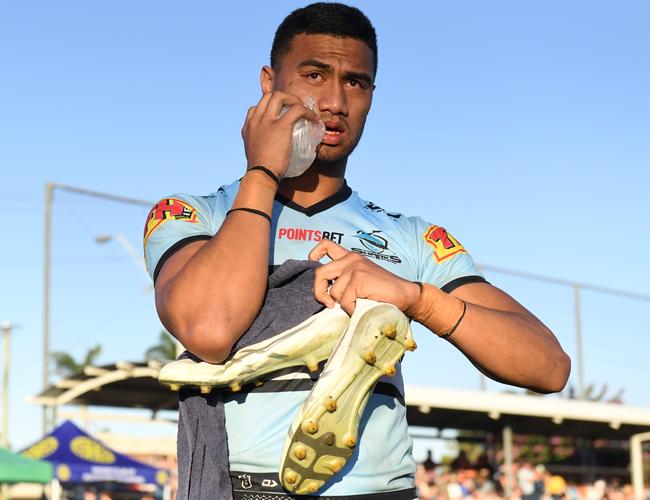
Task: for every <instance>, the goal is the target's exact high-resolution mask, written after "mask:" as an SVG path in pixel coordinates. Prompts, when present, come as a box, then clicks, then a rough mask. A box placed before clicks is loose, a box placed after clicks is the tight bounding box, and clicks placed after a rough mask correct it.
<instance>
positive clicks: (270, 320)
mask: <svg viewBox="0 0 650 500" xmlns="http://www.w3.org/2000/svg"><path fill="white" fill-rule="evenodd" d="M320 265H321V264H320V263H318V262H310V261H302V260H288V261H286V262H285V263H284V264H282V265H281V266H280V267H279V268H278V269H277V270H276V271H275V272H274V273H273V274H271V276H270V277H269V285H268V291H267V293H266V297H265V299H264V304H263V305H262V309H261V310H260V312H259V314H258V316H257V318H256V319H255V321H254V322H253V324H252V325H251V327H250V328H249V329H248V331H246V333H244V334H243V335H242V336H241V338H240V339H239V340H238V341H237V342H236V343H235V345H234V346H233V351H232V354H234V353H235V352H237V351H238V350H239V349H242V348H243V347H246V346H249V345H251V344H256V343H258V342H262V341H264V340H267V339H269V338H271V337H273V336H275V335H277V334H278V333H281V332H283V331H285V330H288V329H289V328H292V327H294V326H296V325H298V324H300V323H302V322H303V321H305V320H306V319H307V318H309V317H310V316H312V315H314V314H316V313H317V312H319V311H321V310H322V309H324V306H323V305H322V304H320V303H319V302H316V300H315V299H314V293H313V288H314V270H315V269H316V268H317V267H319V266H320ZM181 357H184V358H190V359H193V360H194V361H197V362H198V361H200V359H199V358H197V357H196V356H193V355H192V354H191V353H187V352H186V353H183V355H181ZM177 447H178V492H177V494H176V498H177V499H178V500H185V499H192V500H197V499H198V500H214V499H217V500H232V498H233V494H232V482H231V480H230V471H229V469H230V464H229V461H228V436H227V433H226V419H225V411H224V405H223V393H222V391H212V393H210V394H209V395H202V394H200V393H199V391H196V390H182V391H181V392H180V395H179V420H178V444H177ZM279 458H280V457H278V460H279Z"/></svg>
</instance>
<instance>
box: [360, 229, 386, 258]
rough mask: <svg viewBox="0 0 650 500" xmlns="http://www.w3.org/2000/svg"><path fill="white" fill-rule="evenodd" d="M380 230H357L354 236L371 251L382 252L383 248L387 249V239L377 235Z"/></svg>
mask: <svg viewBox="0 0 650 500" xmlns="http://www.w3.org/2000/svg"><path fill="white" fill-rule="evenodd" d="M377 233H381V231H377V230H374V231H371V232H369V233H367V232H365V231H357V235H356V236H355V238H359V240H361V244H362V245H363V246H364V247H366V248H367V249H368V250H370V251H371V252H373V253H382V252H384V251H385V250H388V240H386V238H384V237H383V236H379V234H377Z"/></svg>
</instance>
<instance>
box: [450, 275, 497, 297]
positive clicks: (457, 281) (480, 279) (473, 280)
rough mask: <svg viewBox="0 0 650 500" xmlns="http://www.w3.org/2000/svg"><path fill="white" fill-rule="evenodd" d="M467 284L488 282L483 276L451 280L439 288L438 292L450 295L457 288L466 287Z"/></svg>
mask: <svg viewBox="0 0 650 500" xmlns="http://www.w3.org/2000/svg"><path fill="white" fill-rule="evenodd" d="M468 283H488V281H487V280H486V279H485V278H484V277H483V276H463V277H462V278H456V279H455V280H451V281H450V282H449V283H447V284H446V285H444V286H442V287H440V290H442V291H443V292H446V293H451V292H453V291H454V290H456V288H458V287H459V286H463V285H467V284H468Z"/></svg>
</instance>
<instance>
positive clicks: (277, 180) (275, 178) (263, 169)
mask: <svg viewBox="0 0 650 500" xmlns="http://www.w3.org/2000/svg"><path fill="white" fill-rule="evenodd" d="M251 170H259V171H261V172H264V173H265V174H266V175H268V176H269V177H270V178H271V179H273V182H275V183H276V184H277V185H278V186H279V185H280V178H279V177H278V176H277V175H276V174H275V172H273V171H272V170H270V169H268V168H266V167H265V166H264V165H257V166H255V167H251V168H249V169H248V170H247V172H250V171H251Z"/></svg>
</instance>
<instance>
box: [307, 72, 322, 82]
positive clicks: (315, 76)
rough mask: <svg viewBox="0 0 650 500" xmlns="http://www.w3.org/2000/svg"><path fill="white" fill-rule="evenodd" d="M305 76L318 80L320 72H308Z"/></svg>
mask: <svg viewBox="0 0 650 500" xmlns="http://www.w3.org/2000/svg"><path fill="white" fill-rule="evenodd" d="M307 78H309V79H310V80H318V79H319V78H320V73H316V72H313V73H308V74H307Z"/></svg>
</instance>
